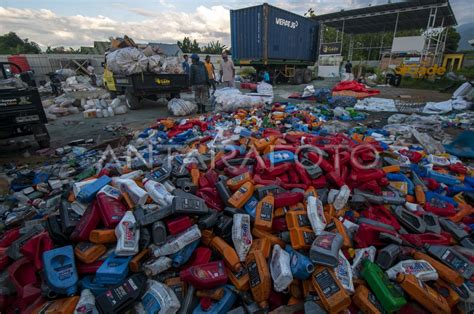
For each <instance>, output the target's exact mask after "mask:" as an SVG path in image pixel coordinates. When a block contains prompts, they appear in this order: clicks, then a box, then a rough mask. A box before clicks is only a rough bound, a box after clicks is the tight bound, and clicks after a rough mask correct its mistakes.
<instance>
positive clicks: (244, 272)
mask: <svg viewBox="0 0 474 314" xmlns="http://www.w3.org/2000/svg"><path fill="white" fill-rule="evenodd" d="M232 274H233V275H234V276H235V278H237V279H238V280H240V278H242V277H243V276H245V275H247V269H246V268H245V267H242V268H241V269H240V270H239V271H238V272H232Z"/></svg>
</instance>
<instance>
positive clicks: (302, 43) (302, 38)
mask: <svg viewBox="0 0 474 314" xmlns="http://www.w3.org/2000/svg"><path fill="white" fill-rule="evenodd" d="M230 21H231V47H232V57H233V58H234V59H240V60H242V59H248V60H265V59H269V60H272V59H274V60H297V61H315V60H316V57H317V42H318V24H317V22H315V21H313V20H310V19H307V18H305V17H303V16H300V15H297V14H294V13H291V12H288V11H285V10H282V9H279V8H276V7H273V6H271V5H267V4H263V5H260V6H256V7H249V8H245V9H240V10H232V11H231V13H230Z"/></svg>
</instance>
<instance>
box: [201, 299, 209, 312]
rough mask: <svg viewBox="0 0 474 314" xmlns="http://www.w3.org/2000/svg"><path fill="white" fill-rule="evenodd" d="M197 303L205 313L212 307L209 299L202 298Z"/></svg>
mask: <svg viewBox="0 0 474 314" xmlns="http://www.w3.org/2000/svg"><path fill="white" fill-rule="evenodd" d="M199 303H200V304H201V308H202V309H203V310H204V311H207V310H208V309H209V308H210V307H211V306H212V300H211V298H209V297H205V298H202V299H201V301H199Z"/></svg>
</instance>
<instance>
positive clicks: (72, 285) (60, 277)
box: [43, 245, 78, 295]
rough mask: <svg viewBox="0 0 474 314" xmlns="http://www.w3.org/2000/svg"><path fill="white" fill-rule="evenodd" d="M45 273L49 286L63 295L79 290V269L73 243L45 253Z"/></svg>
mask: <svg viewBox="0 0 474 314" xmlns="http://www.w3.org/2000/svg"><path fill="white" fill-rule="evenodd" d="M43 265H44V275H45V279H46V283H47V284H48V286H49V288H50V289H51V290H52V291H54V292H56V293H58V294H63V295H73V294H74V293H76V291H77V281H78V277H77V270H76V262H75V261H74V251H73V249H72V246H71V245H68V246H63V247H60V248H57V249H53V250H49V251H46V252H44V253H43Z"/></svg>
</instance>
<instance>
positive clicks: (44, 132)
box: [31, 124, 50, 148]
mask: <svg viewBox="0 0 474 314" xmlns="http://www.w3.org/2000/svg"><path fill="white" fill-rule="evenodd" d="M31 130H32V131H33V135H34V136H35V139H36V142H37V143H38V145H39V147H41V148H48V147H49V145H50V137H49V133H48V129H47V128H46V126H45V125H44V124H35V125H33V126H31Z"/></svg>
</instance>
